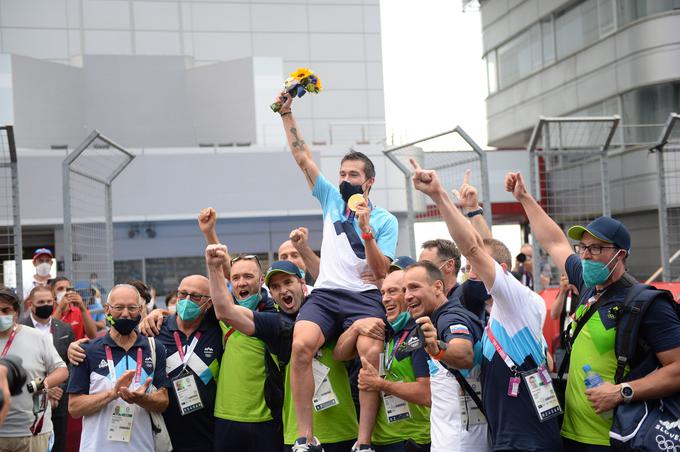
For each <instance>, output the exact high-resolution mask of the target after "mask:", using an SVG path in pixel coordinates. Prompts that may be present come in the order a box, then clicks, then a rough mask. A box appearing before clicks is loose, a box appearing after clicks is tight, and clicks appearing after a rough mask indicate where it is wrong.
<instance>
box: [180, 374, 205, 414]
mask: <svg viewBox="0 0 680 452" xmlns="http://www.w3.org/2000/svg"><path fill="white" fill-rule="evenodd" d="M172 389H173V390H174V391H175V396H176V397H177V402H178V403H179V411H180V414H181V415H182V416H186V415H187V414H189V413H193V412H195V411H198V410H201V409H203V401H202V400H201V394H200V392H199V391H198V385H197V384H196V378H195V377H194V375H193V374H192V373H191V372H189V371H188V370H186V368H183V369H182V371H181V372H180V373H179V375H177V376H176V377H175V378H173V379H172Z"/></svg>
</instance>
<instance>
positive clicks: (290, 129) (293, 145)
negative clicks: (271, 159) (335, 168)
mask: <svg viewBox="0 0 680 452" xmlns="http://www.w3.org/2000/svg"><path fill="white" fill-rule="evenodd" d="M278 101H279V102H281V104H282V107H281V110H280V111H279V113H280V114H281V119H282V120H283V127H284V129H285V130H286V137H287V138H288V146H290V150H291V152H292V153H293V158H294V159H295V162H296V163H297V164H298V166H299V167H300V169H301V170H302V172H303V173H304V175H305V178H306V179H307V185H309V188H310V189H314V185H315V184H316V178H317V176H318V175H319V167H318V166H316V163H315V162H314V159H312V153H311V152H310V151H309V147H308V146H307V143H305V140H304V139H303V138H302V133H301V132H300V129H299V127H298V125H297V122H296V121H295V118H294V117H293V113H292V112H291V108H290V107H291V104H292V102H293V100H292V98H291V97H290V96H289V95H286V96H283V95H279V98H278Z"/></svg>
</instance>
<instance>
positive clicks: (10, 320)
mask: <svg viewBox="0 0 680 452" xmlns="http://www.w3.org/2000/svg"><path fill="white" fill-rule="evenodd" d="M12 325H14V316H13V315H0V331H2V332H3V333H4V332H5V331H7V330H8V329H10V328H12Z"/></svg>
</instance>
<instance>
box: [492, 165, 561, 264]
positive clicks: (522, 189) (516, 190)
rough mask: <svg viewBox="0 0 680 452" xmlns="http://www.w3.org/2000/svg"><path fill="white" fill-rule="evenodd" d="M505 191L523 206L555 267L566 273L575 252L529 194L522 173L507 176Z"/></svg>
mask: <svg viewBox="0 0 680 452" xmlns="http://www.w3.org/2000/svg"><path fill="white" fill-rule="evenodd" d="M505 190H507V191H509V192H510V193H512V195H513V196H514V197H515V199H516V200H517V201H519V203H520V204H522V207H523V208H524V212H525V213H526V214H527V218H529V224H531V231H532V232H533V233H534V237H536V239H537V240H538V242H539V243H540V244H541V246H542V247H543V249H544V250H546V251H547V252H548V254H549V255H550V257H552V260H553V262H555V265H557V267H558V268H559V269H560V272H562V273H564V272H565V269H564V266H565V264H566V262H567V258H568V257H569V256H571V255H572V254H573V253H574V251H573V250H572V248H571V245H570V244H569V240H568V239H567V237H566V236H565V235H564V232H562V229H560V227H559V226H558V225H557V223H555V222H554V221H553V220H552V218H550V217H549V216H548V214H547V213H545V211H544V210H543V209H542V208H541V206H540V205H539V204H538V202H536V200H535V199H534V198H533V196H531V195H530V194H529V192H528V191H527V189H526V185H525V183H524V178H523V177H522V175H521V174H520V173H508V174H507V175H506V176H505Z"/></svg>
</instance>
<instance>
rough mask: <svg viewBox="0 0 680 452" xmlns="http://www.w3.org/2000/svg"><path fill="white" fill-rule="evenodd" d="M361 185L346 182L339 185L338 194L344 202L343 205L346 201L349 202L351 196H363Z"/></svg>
mask: <svg viewBox="0 0 680 452" xmlns="http://www.w3.org/2000/svg"><path fill="white" fill-rule="evenodd" d="M361 185H363V184H361ZM361 185H352V184H350V183H349V182H347V181H346V180H344V181H342V182H341V183H340V194H341V195H342V200H343V201H345V203H347V201H349V198H350V197H351V196H352V195H356V194H359V195H363V194H364V189H363V188H361Z"/></svg>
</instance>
